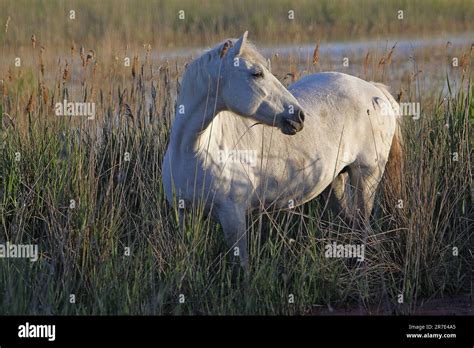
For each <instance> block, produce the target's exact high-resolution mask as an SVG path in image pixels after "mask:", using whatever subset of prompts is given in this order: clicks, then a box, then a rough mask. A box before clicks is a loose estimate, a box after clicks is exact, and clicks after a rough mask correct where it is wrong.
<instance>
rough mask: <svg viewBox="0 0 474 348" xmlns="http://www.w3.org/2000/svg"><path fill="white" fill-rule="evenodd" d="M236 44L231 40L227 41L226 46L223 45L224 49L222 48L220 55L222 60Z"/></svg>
mask: <svg viewBox="0 0 474 348" xmlns="http://www.w3.org/2000/svg"><path fill="white" fill-rule="evenodd" d="M233 45H234V44H233V43H232V41H230V40H227V41H226V42H225V43H224V45H222V48H221V52H220V53H219V56H220V57H221V58H222V57H224V56H225V55H226V54H227V52H228V51H229V48H231V47H232V46H233Z"/></svg>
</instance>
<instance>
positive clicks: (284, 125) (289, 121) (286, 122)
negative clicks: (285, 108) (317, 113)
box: [281, 110, 305, 135]
mask: <svg viewBox="0 0 474 348" xmlns="http://www.w3.org/2000/svg"><path fill="white" fill-rule="evenodd" d="M296 115H297V117H296V120H295V117H291V118H289V117H284V116H283V117H282V120H281V131H282V133H283V134H286V135H295V134H296V133H298V132H299V131H301V130H302V129H303V126H304V117H305V115H304V112H303V110H298V112H297V113H296Z"/></svg>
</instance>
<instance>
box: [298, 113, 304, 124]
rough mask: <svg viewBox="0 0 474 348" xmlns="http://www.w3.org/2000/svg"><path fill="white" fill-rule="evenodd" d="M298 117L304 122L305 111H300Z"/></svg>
mask: <svg viewBox="0 0 474 348" xmlns="http://www.w3.org/2000/svg"><path fill="white" fill-rule="evenodd" d="M298 118H299V119H300V121H301V122H304V112H303V110H300V111H298Z"/></svg>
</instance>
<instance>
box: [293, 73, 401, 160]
mask: <svg viewBox="0 0 474 348" xmlns="http://www.w3.org/2000/svg"><path fill="white" fill-rule="evenodd" d="M288 89H289V90H290V91H291V93H292V94H293V95H294V96H295V98H296V99H297V100H298V102H299V103H300V105H301V106H302V107H303V108H304V110H305V113H306V115H307V116H306V121H305V128H306V131H308V132H312V133H313V132H317V130H319V129H321V128H323V129H324V131H325V134H326V136H327V137H328V139H332V141H335V140H334V139H340V140H341V144H340V146H341V147H343V148H345V149H347V150H344V151H347V152H348V153H353V156H354V157H357V158H362V157H367V156H368V157H369V158H374V157H375V156H377V157H387V156H388V150H387V149H389V147H390V143H391V140H392V137H393V134H394V132H395V128H396V117H394V115H395V112H394V111H393V109H392V104H393V103H395V100H394V99H393V97H392V96H391V95H390V94H389V93H388V92H387V91H386V90H385V89H384V88H382V86H381V85H377V84H374V83H371V82H367V81H365V80H362V79H360V78H358V77H355V76H351V75H347V74H344V73H338V72H323V73H317V74H312V75H307V76H305V77H303V78H302V79H300V80H299V81H297V82H295V83H294V84H292V85H290V86H289V87H288ZM387 109H389V110H388V113H387ZM303 132H305V130H303ZM342 134H344V136H343V137H342V138H341V136H342ZM385 152H386V154H385Z"/></svg>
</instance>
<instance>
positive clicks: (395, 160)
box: [371, 82, 403, 207]
mask: <svg viewBox="0 0 474 348" xmlns="http://www.w3.org/2000/svg"><path fill="white" fill-rule="evenodd" d="M371 83H372V84H373V85H374V86H375V87H377V88H378V89H379V90H380V91H381V92H382V93H383V95H384V96H385V97H386V98H387V99H388V101H389V102H390V106H391V108H392V110H393V116H394V117H395V119H396V128H395V133H394V135H393V138H392V144H391V146H390V152H389V155H388V161H387V164H386V165H385V172H384V175H383V188H384V195H385V200H386V202H388V203H389V204H388V205H389V206H391V207H394V206H395V205H396V204H397V203H398V201H399V200H400V199H402V198H401V196H402V178H403V138H402V133H401V129H400V122H401V117H400V107H399V105H398V103H397V101H396V100H395V98H393V96H392V94H390V92H389V89H388V87H387V86H386V85H384V84H381V83H376V82H371Z"/></svg>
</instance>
